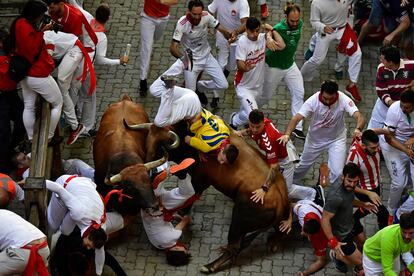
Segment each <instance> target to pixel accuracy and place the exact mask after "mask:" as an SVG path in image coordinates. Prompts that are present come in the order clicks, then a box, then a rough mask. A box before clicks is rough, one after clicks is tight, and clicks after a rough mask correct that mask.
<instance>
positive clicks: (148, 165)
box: [144, 155, 167, 171]
mask: <svg viewBox="0 0 414 276" xmlns="http://www.w3.org/2000/svg"><path fill="white" fill-rule="evenodd" d="M165 161H167V155H164V156H163V157H162V158H160V159H158V160H155V161H151V162H147V163H145V164H144V166H145V168H146V169H147V171H149V170H152V169H154V168H156V167H158V166H161V165H162V164H164V163H165Z"/></svg>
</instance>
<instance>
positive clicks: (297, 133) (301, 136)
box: [292, 129, 306, 140]
mask: <svg viewBox="0 0 414 276" xmlns="http://www.w3.org/2000/svg"><path fill="white" fill-rule="evenodd" d="M292 134H293V135H294V136H295V137H296V138H298V139H301V140H305V139H306V135H305V133H303V131H302V130H299V129H295V130H294V131H292Z"/></svg>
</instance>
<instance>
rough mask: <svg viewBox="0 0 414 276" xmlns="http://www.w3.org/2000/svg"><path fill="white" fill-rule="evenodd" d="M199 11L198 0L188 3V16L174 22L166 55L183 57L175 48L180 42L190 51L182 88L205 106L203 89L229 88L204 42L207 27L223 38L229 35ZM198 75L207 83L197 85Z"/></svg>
mask: <svg viewBox="0 0 414 276" xmlns="http://www.w3.org/2000/svg"><path fill="white" fill-rule="evenodd" d="M203 9H204V4H203V2H202V1H201V0H190V1H189V2H188V13H187V15H185V16H182V17H181V18H180V19H179V20H178V22H177V25H176V28H175V31H174V34H173V39H172V41H171V45H170V52H171V54H172V55H173V56H174V57H176V58H182V57H183V54H182V53H181V51H180V50H179V49H178V45H179V44H180V43H181V44H182V47H183V48H184V50H185V51H187V50H188V49H189V50H191V52H192V60H193V67H192V70H186V71H185V72H184V78H185V86H186V88H189V89H191V90H193V91H196V92H197V93H198V96H199V98H200V102H201V104H203V105H207V104H208V99H207V96H206V95H205V92H206V91H207V90H214V91H215V90H225V89H227V88H228V86H229V84H228V82H227V79H226V77H225V76H224V74H223V71H222V70H221V67H220V65H219V63H218V62H217V60H216V59H215V58H214V57H213V55H212V54H211V48H210V45H209V42H208V40H207V35H208V32H209V28H211V29H216V30H217V31H219V32H221V33H222V34H223V35H224V37H225V38H226V39H229V38H230V33H229V32H228V31H227V30H226V29H225V28H224V27H222V26H221V25H220V23H219V22H218V21H217V20H216V19H215V18H214V17H213V16H212V15H211V14H209V13H208V12H207V11H203ZM190 69H191V68H190ZM201 72H204V73H205V74H207V75H209V76H210V77H211V80H204V81H198V82H197V78H198V76H199V74H200V73H201ZM198 91H200V92H198ZM214 97H219V95H218V93H217V91H215V92H214Z"/></svg>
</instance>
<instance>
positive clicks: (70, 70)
mask: <svg viewBox="0 0 414 276" xmlns="http://www.w3.org/2000/svg"><path fill="white" fill-rule="evenodd" d="M82 59H83V54H82V52H81V51H80V49H79V47H78V46H74V47H72V48H71V49H70V50H69V51H68V52H67V53H66V54H65V56H64V57H63V59H62V61H61V63H60V64H59V67H58V81H57V83H58V85H59V89H60V92H61V93H62V97H63V113H64V114H65V117H66V122H67V123H68V125H70V127H71V128H72V130H75V129H76V128H77V127H78V119H77V118H76V112H75V104H74V102H73V101H72V98H71V97H70V95H69V88H70V84H71V82H72V79H73V78H74V77H77V76H75V72H76V71H77V69H78V66H79V64H80V62H81V61H82Z"/></svg>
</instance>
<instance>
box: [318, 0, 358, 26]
mask: <svg viewBox="0 0 414 276" xmlns="http://www.w3.org/2000/svg"><path fill="white" fill-rule="evenodd" d="M351 3H352V1H351V0H340V1H337V0H314V1H312V4H311V15H310V23H311V25H312V27H313V28H314V29H315V30H316V31H317V32H319V33H324V30H323V29H324V28H325V26H330V27H332V28H338V27H342V26H345V24H346V22H347V18H348V8H349V5H350V4H351Z"/></svg>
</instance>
